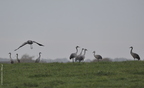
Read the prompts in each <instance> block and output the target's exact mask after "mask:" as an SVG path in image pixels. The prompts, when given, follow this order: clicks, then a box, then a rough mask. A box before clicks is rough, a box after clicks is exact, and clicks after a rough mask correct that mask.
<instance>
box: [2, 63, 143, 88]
mask: <svg viewBox="0 0 144 88" xmlns="http://www.w3.org/2000/svg"><path fill="white" fill-rule="evenodd" d="M3 65H4V82H3V85H0V88H144V61H124V62H95V63H94V62H93V63H85V62H83V63H20V64H18V63H16V64H3Z"/></svg>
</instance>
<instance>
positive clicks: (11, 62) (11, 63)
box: [9, 53, 14, 64]
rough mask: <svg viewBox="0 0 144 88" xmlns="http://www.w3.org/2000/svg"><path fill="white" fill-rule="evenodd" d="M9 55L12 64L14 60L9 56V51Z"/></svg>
mask: <svg viewBox="0 0 144 88" xmlns="http://www.w3.org/2000/svg"><path fill="white" fill-rule="evenodd" d="M9 57H10V61H11V64H13V63H14V61H13V59H12V58H11V53H9Z"/></svg>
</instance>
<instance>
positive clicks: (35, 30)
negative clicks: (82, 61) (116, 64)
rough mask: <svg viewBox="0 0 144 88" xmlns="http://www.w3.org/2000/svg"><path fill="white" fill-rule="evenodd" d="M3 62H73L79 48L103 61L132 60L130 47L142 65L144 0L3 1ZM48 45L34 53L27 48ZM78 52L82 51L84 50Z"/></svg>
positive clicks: (0, 53)
mask: <svg viewBox="0 0 144 88" xmlns="http://www.w3.org/2000/svg"><path fill="white" fill-rule="evenodd" d="M0 30H1V32H0V41H1V43H0V49H1V50H0V57H4V58H9V55H8V53H9V52H11V53H12V57H13V58H15V56H16V55H15V54H16V53H19V55H20V57H21V56H22V55H23V54H29V55H30V56H35V58H37V56H38V53H39V52H40V51H41V52H42V58H46V59H47V58H51V59H55V58H69V56H70V54H71V53H73V52H75V46H77V45H79V46H80V47H81V48H87V49H88V52H87V53H86V59H94V57H93V53H92V52H93V51H94V50H95V51H96V53H97V54H100V55H102V56H103V57H109V58H120V57H124V58H128V59H132V57H131V55H130V49H129V47H130V46H133V47H134V52H136V53H138V54H139V55H140V57H141V58H142V59H144V39H143V38H144V0H0ZM27 40H35V41H37V42H39V43H42V44H44V45H45V46H44V47H40V46H38V45H36V44H33V48H34V49H30V46H29V45H26V46H24V47H22V48H20V49H19V50H17V51H16V52H15V51H14V49H16V48H18V47H19V46H20V45H21V44H22V43H23V42H25V41H27ZM81 48H80V49H81Z"/></svg>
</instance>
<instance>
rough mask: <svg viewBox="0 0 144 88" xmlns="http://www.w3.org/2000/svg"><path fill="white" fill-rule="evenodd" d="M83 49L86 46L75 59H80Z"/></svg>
mask: <svg viewBox="0 0 144 88" xmlns="http://www.w3.org/2000/svg"><path fill="white" fill-rule="evenodd" d="M83 50H84V48H82V50H81V52H80V54H79V55H77V56H76V58H75V61H77V60H79V58H80V57H81V55H82V52H83Z"/></svg>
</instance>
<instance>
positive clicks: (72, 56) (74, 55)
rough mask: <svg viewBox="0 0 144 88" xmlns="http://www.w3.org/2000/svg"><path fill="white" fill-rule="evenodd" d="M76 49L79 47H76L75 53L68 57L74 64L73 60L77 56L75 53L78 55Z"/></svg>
mask: <svg viewBox="0 0 144 88" xmlns="http://www.w3.org/2000/svg"><path fill="white" fill-rule="evenodd" d="M78 48H80V47H79V46H76V52H75V53H72V54H71V55H70V57H69V59H70V60H71V59H72V60H73V63H74V58H76V56H77V53H78Z"/></svg>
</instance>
